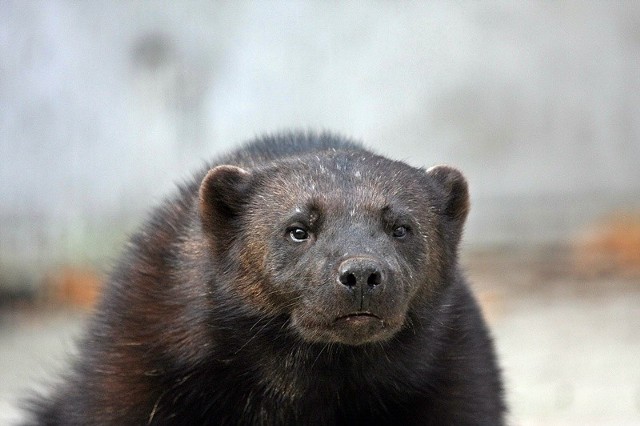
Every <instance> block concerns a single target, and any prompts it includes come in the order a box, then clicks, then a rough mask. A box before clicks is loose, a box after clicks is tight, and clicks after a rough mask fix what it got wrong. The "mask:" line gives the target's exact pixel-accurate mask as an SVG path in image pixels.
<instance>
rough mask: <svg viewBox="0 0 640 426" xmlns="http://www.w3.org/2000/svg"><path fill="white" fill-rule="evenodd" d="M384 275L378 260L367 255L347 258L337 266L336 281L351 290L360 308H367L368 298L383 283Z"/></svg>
mask: <svg viewBox="0 0 640 426" xmlns="http://www.w3.org/2000/svg"><path fill="white" fill-rule="evenodd" d="M384 275H385V273H384V270H383V268H382V266H381V265H380V262H379V261H378V260H376V259H373V258H369V257H354V258H350V259H347V260H345V261H344V262H342V263H341V264H340V267H339V268H338V281H339V282H340V283H341V284H343V285H345V286H346V287H347V288H348V289H349V290H351V291H353V293H354V295H355V296H356V301H357V302H358V303H359V304H360V306H359V309H361V310H366V309H368V307H369V298H370V297H371V296H372V295H373V294H375V293H376V292H377V290H378V289H377V288H378V287H379V286H380V284H382V283H383V281H384Z"/></svg>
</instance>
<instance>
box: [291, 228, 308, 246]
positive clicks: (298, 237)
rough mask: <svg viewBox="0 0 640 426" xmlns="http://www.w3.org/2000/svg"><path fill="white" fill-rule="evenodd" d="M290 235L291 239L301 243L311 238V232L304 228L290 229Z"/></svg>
mask: <svg viewBox="0 0 640 426" xmlns="http://www.w3.org/2000/svg"><path fill="white" fill-rule="evenodd" d="M289 237H290V238H291V241H294V242H296V243H301V242H303V241H306V240H308V239H309V233H308V232H307V231H306V230H305V229H303V228H300V227H294V228H291V229H289Z"/></svg>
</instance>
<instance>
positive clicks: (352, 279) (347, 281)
mask: <svg viewBox="0 0 640 426" xmlns="http://www.w3.org/2000/svg"><path fill="white" fill-rule="evenodd" d="M340 282H341V283H342V284H344V285H346V286H347V287H354V286H355V285H356V284H357V283H358V279H357V278H356V276H355V275H354V274H353V273H350V272H347V273H344V274H342V275H341V276H340Z"/></svg>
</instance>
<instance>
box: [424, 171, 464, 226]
mask: <svg viewBox="0 0 640 426" xmlns="http://www.w3.org/2000/svg"><path fill="white" fill-rule="evenodd" d="M427 175H428V176H430V177H431V178H432V179H433V180H434V181H435V182H436V184H437V186H438V187H440V188H441V190H442V191H443V193H444V196H445V208H444V213H445V215H447V216H448V217H450V218H451V219H453V220H454V221H456V222H459V223H460V224H462V223H464V221H465V219H466V218H467V214H468V213H469V187H468V185H467V180H466V179H465V178H464V176H463V175H462V173H461V172H460V171H459V170H458V169H456V168H454V167H451V166H446V165H438V166H433V167H431V168H430V169H429V170H427Z"/></svg>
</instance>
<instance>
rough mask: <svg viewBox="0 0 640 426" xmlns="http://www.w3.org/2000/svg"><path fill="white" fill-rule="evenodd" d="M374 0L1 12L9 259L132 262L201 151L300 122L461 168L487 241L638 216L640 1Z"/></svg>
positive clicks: (527, 238) (12, 7) (477, 235)
mask: <svg viewBox="0 0 640 426" xmlns="http://www.w3.org/2000/svg"><path fill="white" fill-rule="evenodd" d="M356 3H357V2H347V3H339V2H310V1H309V2H304V1H302V2H295V3H294V2H251V3H244V2H216V3H212V2H205V1H202V2H110V3H104V2H70V1H69V2H65V1H48V2H28V1H3V2H2V6H1V7H0V257H2V258H3V259H4V260H3V261H2V264H3V265H7V264H12V265H15V264H21V265H24V264H29V265H40V264H41V265H46V264H49V263H51V262H57V261H60V259H62V261H69V260H74V259H80V260H92V259H95V258H101V257H102V256H104V255H106V254H109V253H112V251H113V249H114V247H116V246H117V245H118V243H119V242H120V241H121V238H122V230H123V229H131V226H132V225H131V224H132V223H135V222H136V221H139V220H140V218H141V214H142V212H144V211H145V210H147V209H148V208H149V207H150V206H151V205H153V204H154V203H155V202H156V201H157V200H158V199H159V198H160V197H161V196H162V194H165V193H166V192H167V191H168V190H170V188H171V187H172V183H173V182H175V181H176V180H179V179H180V178H182V177H183V176H185V173H187V172H188V171H189V170H191V169H193V168H194V167H198V166H199V165H200V164H201V163H202V161H203V159H206V158H209V157H210V156H211V155H212V154H214V153H216V152H220V151H224V150H227V149H229V148H231V147H232V146H233V145H234V144H236V143H238V142H241V141H243V140H245V139H247V138H251V137H253V136H254V135H256V134H260V133H263V132H270V131H274V130H278V129H282V128H288V127H298V128H299V127H302V128H315V129H333V130H337V131H340V132H343V133H346V134H348V135H352V136H354V137H357V138H360V139H363V140H364V141H365V142H366V143H367V144H369V145H370V146H371V147H373V148H374V149H376V150H378V151H380V152H382V153H384V154H388V155H390V156H392V157H395V158H399V159H406V160H407V161H409V162H410V163H412V164H414V165H425V166H429V165H432V164H435V163H439V162H446V163H451V164H455V165H458V166H459V167H461V168H462V169H463V170H464V171H465V172H466V174H467V176H468V177H469V180H470V183H471V188H472V194H473V201H474V209H473V210H472V216H471V220H470V224H469V227H468V232H467V241H468V242H470V243H471V244H478V245H482V244H494V243H513V242H515V243H523V244H531V243H539V242H543V243H548V242H559V241H562V240H564V239H566V238H570V237H571V236H572V235H573V234H574V233H575V232H577V231H579V230H580V229H581V227H582V226H584V225H585V224H587V223H589V222H590V221H592V220H594V219H596V218H597V217H598V216H599V215H601V214H604V213H607V212H609V211H613V210H617V209H630V208H634V207H635V208H639V207H640V167H639V165H640V5H639V4H638V3H632V2H619V3H610V2H559V3H556V2H526V3H512V2H495V3H475V2H473V3H472V2H461V3H457V2H456V3H454V2H428V3H427V2H425V3H409V2H402V3H394V2H368V3H366V5H356ZM4 267H5V268H6V267H8V266H4Z"/></svg>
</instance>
